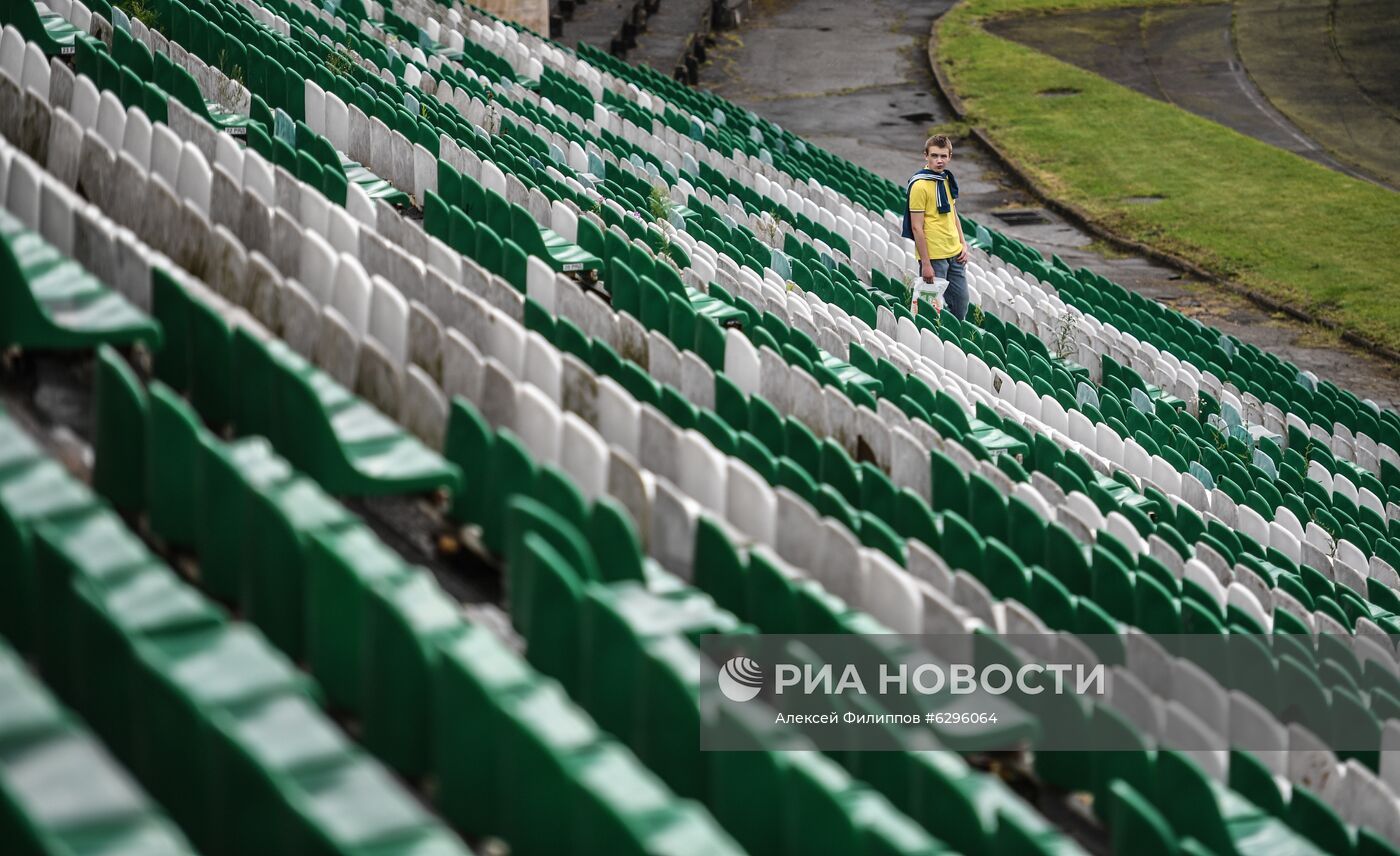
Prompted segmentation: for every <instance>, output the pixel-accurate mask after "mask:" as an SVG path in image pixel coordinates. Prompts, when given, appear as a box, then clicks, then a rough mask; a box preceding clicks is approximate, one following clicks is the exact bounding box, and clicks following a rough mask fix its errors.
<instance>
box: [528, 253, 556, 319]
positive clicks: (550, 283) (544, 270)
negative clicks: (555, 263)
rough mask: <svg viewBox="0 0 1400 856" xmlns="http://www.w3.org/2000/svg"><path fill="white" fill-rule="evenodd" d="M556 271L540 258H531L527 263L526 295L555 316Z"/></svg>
mask: <svg viewBox="0 0 1400 856" xmlns="http://www.w3.org/2000/svg"><path fill="white" fill-rule="evenodd" d="M554 277H555V273H554V269H553V268H551V267H550V266H549V265H547V264H545V263H544V262H543V261H541V260H540V259H539V258H537V257H535V256H530V257H529V258H528V259H526V262H525V295H526V296H527V297H529V298H530V299H531V300H533V301H535V302H536V303H538V304H539V305H540V306H541V307H543V309H544V311H546V312H548V313H550V314H551V315H552V314H554V313H555V312H556V311H557V310H556V307H555V298H556V296H557V295H556V291H557V284H556V283H555V279H554Z"/></svg>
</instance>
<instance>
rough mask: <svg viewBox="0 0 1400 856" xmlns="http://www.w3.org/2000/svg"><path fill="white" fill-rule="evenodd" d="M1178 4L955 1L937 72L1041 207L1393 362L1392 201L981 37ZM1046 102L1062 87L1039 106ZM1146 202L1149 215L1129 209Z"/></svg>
mask: <svg viewBox="0 0 1400 856" xmlns="http://www.w3.org/2000/svg"><path fill="white" fill-rule="evenodd" d="M1181 4H1182V2H1181V0H1147V2H1143V0H965V2H963V3H962V4H960V5H959V6H957V7H955V8H954V9H953V10H952V11H951V12H949V13H948V14H947V15H946V16H944V17H943V18H942V19H941V20H940V21H939V24H938V39H939V61H940V63H941V65H942V70H943V72H944V73H945V74H946V75H947V77H948V79H949V81H950V82H951V84H952V86H953V88H954V89H955V90H956V91H957V92H958V93H959V94H960V95H961V97H962V99H963V101H964V103H965V105H966V108H967V111H968V114H969V119H970V121H971V123H972V124H974V125H977V126H980V127H982V128H984V129H985V130H986V131H987V132H988V133H989V134H990V135H991V137H992V138H993V139H994V140H996V142H997V144H998V145H1000V146H1001V147H1002V148H1003V149H1004V150H1005V151H1006V152H1007V153H1008V154H1009V155H1010V156H1011V157H1013V158H1014V159H1015V160H1017V161H1018V162H1019V163H1020V164H1021V166H1022V167H1023V168H1024V169H1026V170H1027V171H1028V172H1029V173H1030V174H1031V175H1032V176H1033V177H1034V178H1035V180H1036V181H1037V182H1038V183H1039V184H1040V185H1041V186H1042V187H1043V188H1045V189H1046V191H1047V192H1049V193H1050V194H1052V195H1053V196H1055V197H1057V198H1059V199H1061V200H1063V201H1065V202H1069V203H1072V204H1074V205H1076V206H1078V207H1079V208H1080V209H1082V210H1084V211H1085V212H1087V213H1088V215H1089V216H1090V217H1091V218H1093V219H1094V220H1096V221H1097V222H1099V223H1101V224H1103V225H1104V226H1106V227H1108V228H1110V229H1112V230H1114V231H1116V232H1118V233H1119V234H1122V235H1124V236H1126V237H1129V238H1132V239H1135V240H1138V241H1141V242H1143V243H1146V244H1149V245H1152V246H1155V247H1158V248H1160V249H1162V250H1165V251H1168V252H1171V253H1174V254H1176V255H1178V256H1181V257H1184V258H1187V259H1190V260H1192V261H1194V262H1196V263H1197V264H1199V265H1200V266H1202V267H1204V268H1206V269H1208V270H1211V271H1213V272H1215V273H1217V274H1219V275H1221V276H1224V277H1228V278H1229V279H1232V280H1234V281H1236V282H1239V283H1241V284H1243V285H1245V286H1248V287H1250V288H1252V289H1255V290H1257V291H1259V292H1261V293H1263V294H1266V295H1268V296H1270V297H1272V298H1274V299H1276V300H1279V301H1281V302H1285V303H1290V304H1293V305H1296V306H1298V307H1300V308H1302V309H1305V310H1308V311H1310V312H1313V313H1315V314H1316V315H1318V316H1319V317H1322V318H1326V319H1329V320H1332V321H1336V322H1338V323H1340V324H1342V325H1344V326H1345V327H1347V328H1349V329H1351V330H1354V331H1356V332H1358V333H1360V334H1362V335H1364V336H1367V337H1369V338H1372V339H1374V340H1376V341H1379V342H1382V343H1384V344H1386V345H1389V346H1391V347H1393V348H1400V194H1397V193H1394V192H1391V191H1389V190H1385V189H1383V188H1379V187H1376V186H1373V185H1370V184H1367V183H1366V182H1363V181H1359V180H1357V179H1353V178H1349V177H1347V176H1345V175H1341V174H1338V173H1335V172H1333V171H1331V170H1329V169H1327V168H1325V167H1322V166H1319V165H1316V164H1313V163H1311V162H1309V161H1307V160H1304V159H1303V158H1301V157H1298V156H1296V155H1293V154H1290V153H1288V152H1284V151H1281V150H1279V149H1276V148H1274V147H1273V146H1270V145H1268V144H1266V143H1262V142H1259V141H1256V140H1253V139H1250V138H1248V137H1244V136H1242V135H1240V134H1238V133H1236V132H1234V131H1232V130H1230V129H1228V128H1225V127H1223V126H1221V125H1218V124H1215V123H1214V122H1210V121H1208V120H1205V119H1201V118H1199V117H1196V116H1193V115H1191V114H1189V113H1187V112H1186V111H1184V110H1181V109H1178V108H1176V107H1173V106H1171V105H1169V104H1164V103H1161V102H1158V101H1154V100H1152V99H1150V98H1148V97H1146V96H1144V95H1140V94H1138V93H1136V92H1133V91H1132V90H1130V89H1127V88H1125V87H1122V86H1119V85H1118V84H1115V83H1112V82H1110V81H1108V80H1105V79H1103V78H1101V77H1099V76H1098V75H1095V74H1093V73H1090V72H1087V71H1083V70H1081V69H1078V68H1076V67H1074V66H1072V65H1069V64H1067V63H1063V62H1060V61H1058V60H1056V59H1053V58H1051V57H1049V56H1047V55H1045V54H1042V53H1040V52H1038V51H1035V50H1032V49H1030V48H1027V47H1024V46H1022V45H1018V44H1016V43H1014V42H1011V41H1008V40H1005V39H1002V38H999V37H996V36H993V35H991V34H989V33H987V32H986V31H985V30H983V28H982V26H981V22H982V21H984V20H986V19H988V18H991V17H994V16H997V15H1004V14H1012V13H1049V12H1058V11H1066V10H1071V9H1091V8H1108V7H1115V6H1143V5H1181ZM1046 89H1075V90H1078V93H1077V94H1075V95H1071V96H1065V97H1061V98H1043V97H1040V96H1039V95H1038V94H1037V93H1039V92H1041V91H1044V90H1046ZM1148 196H1159V197H1162V199H1161V201H1160V202H1155V203H1154V204H1152V205H1139V204H1132V203H1129V202H1125V201H1124V200H1125V199H1127V198H1131V197H1148Z"/></svg>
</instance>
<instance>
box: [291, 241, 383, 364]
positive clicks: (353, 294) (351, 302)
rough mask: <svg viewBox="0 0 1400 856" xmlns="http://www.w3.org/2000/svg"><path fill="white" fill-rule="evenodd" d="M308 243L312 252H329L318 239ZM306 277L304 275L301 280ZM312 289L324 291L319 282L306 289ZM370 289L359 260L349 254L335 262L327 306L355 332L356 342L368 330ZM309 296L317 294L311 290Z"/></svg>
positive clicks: (366, 274) (328, 248)
mask: <svg viewBox="0 0 1400 856" xmlns="http://www.w3.org/2000/svg"><path fill="white" fill-rule="evenodd" d="M308 243H310V244H313V246H314V247H315V249H314V250H312V252H316V253H318V254H319V253H323V252H329V251H331V250H330V245H329V244H327V243H326V242H325V241H324V239H322V238H321V237H320V236H319V235H317V236H314V240H313V239H311V238H308ZM305 275H306V274H303V277H304V276H305ZM303 284H305V279H303ZM313 287H314V288H321V287H324V283H323V282H322V281H319V280H318V281H317V282H315V283H313V284H312V285H308V289H312V288H313ZM373 289H374V287H373V285H372V284H371V282H370V278H369V274H368V273H367V272H366V271H365V269H364V266H363V265H361V264H360V261H359V259H356V258H355V257H354V256H351V255H349V254H348V253H342V254H341V255H340V256H339V258H337V259H336V262H335V266H334V268H333V272H332V276H331V282H330V291H329V294H328V296H327V297H328V299H327V300H326V302H328V303H329V304H330V305H331V306H334V307H335V309H336V311H337V312H339V313H340V316H341V317H342V318H344V319H345V322H346V323H347V324H349V325H350V329H352V330H354V331H355V336H356V338H359V339H363V338H364V336H365V333H366V332H368V330H369V318H370V301H371V295H372V293H373ZM312 295H313V296H315V295H316V291H314V290H313V291H312Z"/></svg>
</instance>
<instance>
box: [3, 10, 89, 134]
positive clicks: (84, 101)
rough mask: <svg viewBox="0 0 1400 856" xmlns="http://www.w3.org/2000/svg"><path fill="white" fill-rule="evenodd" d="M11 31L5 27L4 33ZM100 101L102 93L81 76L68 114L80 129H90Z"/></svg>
mask: <svg viewBox="0 0 1400 856" xmlns="http://www.w3.org/2000/svg"><path fill="white" fill-rule="evenodd" d="M11 29H12V28H9V27H7V28H6V32H9V31H10V30H11ZM15 79H16V80H18V79H19V78H18V77H16V78H15ZM101 101H102V93H101V92H99V91H98V90H97V86H96V85H94V84H93V82H92V79H91V78H89V77H87V76H86V75H83V76H81V77H78V78H76V79H74V81H73V95H72V97H71V98H70V99H69V102H68V112H69V114H70V115H72V117H73V120H74V121H75V122H77V123H78V126H79V127H80V128H91V127H93V126H95V125H96V124H97V108H98V105H99V104H100V103H101Z"/></svg>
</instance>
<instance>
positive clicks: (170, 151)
mask: <svg viewBox="0 0 1400 856" xmlns="http://www.w3.org/2000/svg"><path fill="white" fill-rule="evenodd" d="M96 118H97V114H96V112H95V111H94V113H93V119H94V120H96ZM183 148H184V145H183V144H182V143H181V142H180V138H179V137H177V136H175V132H174V131H172V130H170V128H169V127H168V126H167V125H166V124H165V123H163V122H162V123H159V124H154V125H152V127H151V172H153V173H155V174H156V175H159V176H160V177H161V178H164V179H165V181H166V183H167V184H169V185H170V186H171V187H172V188H174V187H176V185H177V180H178V178H179V175H180V155H181V149H183ZM269 199H271V197H269Z"/></svg>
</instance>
